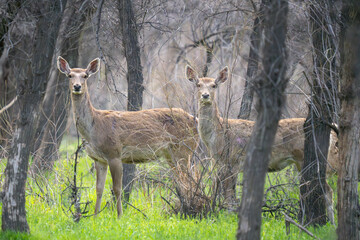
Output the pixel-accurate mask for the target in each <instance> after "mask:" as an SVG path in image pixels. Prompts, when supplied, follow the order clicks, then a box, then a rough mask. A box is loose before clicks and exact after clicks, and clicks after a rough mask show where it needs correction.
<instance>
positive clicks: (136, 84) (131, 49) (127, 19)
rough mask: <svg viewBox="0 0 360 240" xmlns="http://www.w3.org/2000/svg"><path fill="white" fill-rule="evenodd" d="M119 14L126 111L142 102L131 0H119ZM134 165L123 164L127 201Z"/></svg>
mask: <svg viewBox="0 0 360 240" xmlns="http://www.w3.org/2000/svg"><path fill="white" fill-rule="evenodd" d="M119 14H120V22H121V23H120V24H121V33H122V41H123V47H124V50H125V58H126V62H127V70H128V72H127V76H126V77H127V83H128V104H127V110H128V111H138V110H140V109H141V107H142V103H143V91H144V86H143V81H144V78H143V74H142V66H141V61H140V48H139V43H138V31H137V26H136V19H135V16H134V12H133V9H132V3H131V0H119ZM135 170H136V167H135V165H134V164H124V174H123V186H124V199H125V200H126V201H129V198H130V193H131V189H132V185H133V180H134V177H135Z"/></svg>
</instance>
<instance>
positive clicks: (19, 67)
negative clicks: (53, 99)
mask: <svg viewBox="0 0 360 240" xmlns="http://www.w3.org/2000/svg"><path fill="white" fill-rule="evenodd" d="M25 4H29V5H26V6H25V5H24V6H22V7H23V8H25V9H28V8H30V10H29V12H31V13H33V14H36V15H34V16H37V18H36V29H35V34H34V39H32V41H33V43H32V44H33V46H32V48H31V47H30V46H29V45H28V44H27V43H28V42H27V41H28V39H27V38H22V41H24V42H21V44H20V45H21V46H20V47H26V49H25V48H23V49H16V50H13V53H12V55H11V58H12V67H15V68H13V71H17V73H16V75H15V76H16V81H17V89H18V105H19V108H20V117H19V118H18V119H17V126H16V129H15V132H14V135H13V141H12V145H11V149H10V152H9V157H8V162H7V165H6V168H5V185H4V192H5V194H4V198H3V206H2V230H3V231H6V230H12V231H21V232H29V231H30V230H29V226H28V223H27V220H26V211H25V184H26V178H27V170H28V162H29V156H30V151H31V149H32V146H33V138H34V127H33V126H36V122H37V120H38V111H39V107H38V106H39V105H40V103H41V101H42V99H43V97H44V93H45V90H46V84H47V81H48V74H49V71H50V68H51V62H52V57H53V52H54V47H55V42H56V38H57V34H58V30H59V25H60V24H59V22H60V21H61V16H62V11H61V10H62V9H64V7H65V5H61V4H66V0H63V1H37V2H36V3H35V2H34V3H32V2H31V3H29V2H26V3H25ZM16 34H19V33H18V32H17V33H16ZM18 46H19V45H18ZM29 47H30V53H31V59H28V58H26V57H27V55H26V54H24V52H25V53H26V52H28V51H29ZM22 57H23V59H24V60H21V58H22ZM29 60H30V61H29Z"/></svg>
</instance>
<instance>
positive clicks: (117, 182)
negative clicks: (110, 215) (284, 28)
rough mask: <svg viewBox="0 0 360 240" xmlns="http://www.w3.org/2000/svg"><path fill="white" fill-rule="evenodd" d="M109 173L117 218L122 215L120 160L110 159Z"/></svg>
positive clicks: (121, 169) (121, 167)
mask: <svg viewBox="0 0 360 240" xmlns="http://www.w3.org/2000/svg"><path fill="white" fill-rule="evenodd" d="M109 167H110V173H111V177H112V181H113V190H114V194H115V197H116V208H117V213H118V217H120V216H121V215H122V213H123V211H122V203H121V192H122V178H123V165H122V162H121V159H112V160H110V161H109Z"/></svg>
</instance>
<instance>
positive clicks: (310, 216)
mask: <svg viewBox="0 0 360 240" xmlns="http://www.w3.org/2000/svg"><path fill="white" fill-rule="evenodd" d="M330 9H331V4H330V2H329V1H328V0H318V1H317V2H313V3H312V4H311V5H310V6H309V12H310V14H309V22H310V29H311V34H312V45H313V65H314V70H313V82H312V86H311V89H312V94H311V102H310V103H309V113H308V116H307V119H306V122H305V124H304V131H305V145H304V165H303V168H302V171H301V185H300V194H301V197H300V202H301V206H300V207H301V210H302V213H303V214H301V217H302V219H301V220H304V223H305V224H311V225H315V226H317V225H324V224H326V222H327V217H326V201H329V202H330V201H331V202H332V199H325V198H326V194H325V192H326V188H325V186H326V185H327V184H326V161H327V153H328V148H329V140H330V132H331V128H330V126H329V125H330V124H331V123H332V115H333V112H334V109H335V105H336V101H333V99H336V96H332V93H333V92H334V90H333V89H334V88H335V89H336V86H337V84H336V82H337V81H336V77H335V74H334V72H335V52H334V51H335V49H336V47H335V46H334V42H335V41H334V37H335V36H331V35H330V33H331V31H330V29H329V27H328V26H330V25H331V24H332V23H331V22H329V21H328V20H329V19H330ZM328 190H329V189H328ZM328 214H329V215H332V213H331V212H328ZM331 220H333V219H331Z"/></svg>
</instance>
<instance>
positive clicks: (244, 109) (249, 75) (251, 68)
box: [238, 11, 263, 119]
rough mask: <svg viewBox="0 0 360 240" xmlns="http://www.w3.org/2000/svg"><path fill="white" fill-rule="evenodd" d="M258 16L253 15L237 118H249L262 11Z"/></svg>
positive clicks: (257, 64) (256, 66) (256, 65)
mask: <svg viewBox="0 0 360 240" xmlns="http://www.w3.org/2000/svg"><path fill="white" fill-rule="evenodd" d="M257 14H258V16H256V17H255V20H254V25H253V31H252V33H251V35H250V50H249V59H248V66H247V70H246V78H245V87H244V93H243V96H242V99H241V105H240V112H239V115H238V118H241V119H249V117H250V113H251V106H252V103H253V98H254V89H253V87H254V86H253V84H254V77H255V75H256V73H257V71H258V66H259V55H260V53H259V50H260V49H259V48H260V40H261V22H262V18H263V16H262V14H263V13H262V11H259V12H258V13H257Z"/></svg>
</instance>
